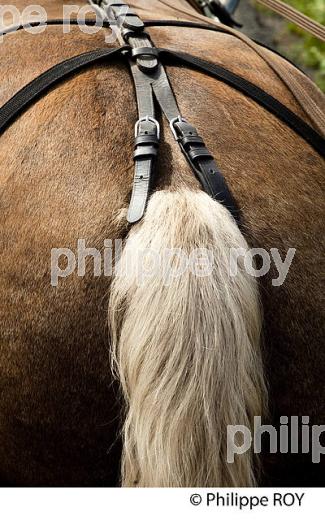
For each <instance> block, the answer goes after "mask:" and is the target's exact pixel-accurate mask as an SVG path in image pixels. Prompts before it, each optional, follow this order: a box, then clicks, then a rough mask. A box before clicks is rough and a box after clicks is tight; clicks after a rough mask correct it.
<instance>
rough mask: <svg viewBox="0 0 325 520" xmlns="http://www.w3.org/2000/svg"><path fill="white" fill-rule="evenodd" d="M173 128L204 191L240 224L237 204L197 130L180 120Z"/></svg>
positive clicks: (174, 123) (173, 123) (175, 122)
mask: <svg viewBox="0 0 325 520" xmlns="http://www.w3.org/2000/svg"><path fill="white" fill-rule="evenodd" d="M171 126H172V129H173V131H174V135H175V138H176V139H177V141H178V143H179V145H180V147H181V150H182V152H183V153H184V155H185V157H186V159H187V161H188V162H189V164H190V166H191V168H192V170H193V171H194V172H195V175H196V177H197V178H198V179H199V181H200V182H201V185H202V187H203V189H204V191H205V192H206V193H208V194H209V195H210V196H211V197H212V198H213V199H214V200H218V201H219V202H221V203H222V204H223V205H224V206H226V208H227V209H228V210H229V211H230V212H231V214H232V215H233V217H234V218H235V219H236V220H237V222H238V223H240V222H239V220H240V214H239V211H238V209H237V204H236V202H235V200H234V198H233V196H232V194H231V192H230V191H229V188H228V186H227V184H226V181H225V179H224V177H223V175H222V174H221V172H220V170H219V168H218V166H217V164H216V162H215V160H214V158H213V156H212V155H211V153H210V152H209V150H208V149H207V148H206V146H205V143H204V141H203V139H202V137H200V136H199V134H198V133H197V130H196V128H194V126H192V125H190V124H189V123H188V122H187V121H185V120H184V119H180V118H179V119H177V120H175V121H172V122H171Z"/></svg>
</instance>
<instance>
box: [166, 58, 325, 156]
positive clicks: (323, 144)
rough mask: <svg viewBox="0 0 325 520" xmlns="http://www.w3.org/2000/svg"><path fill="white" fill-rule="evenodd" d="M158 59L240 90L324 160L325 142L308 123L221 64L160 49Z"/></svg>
mask: <svg viewBox="0 0 325 520" xmlns="http://www.w3.org/2000/svg"><path fill="white" fill-rule="evenodd" d="M159 57H160V58H161V59H162V61H163V62H164V63H166V64H170V65H176V66H177V65H186V66H189V67H191V68H192V69H195V70H198V71H200V72H203V73H205V74H209V75H210V76H212V77H214V78H216V79H218V80H220V81H223V82H224V83H227V84H228V85H230V86H231V87H233V88H235V89H236V90H239V91H240V92H242V93H243V94H245V95H246V96H248V97H250V98H251V99H253V100H254V101H256V103H258V104H259V105H261V106H262V107H263V108H265V109H266V110H268V111H269V112H271V113H272V114H274V115H275V116H276V117H277V118H278V119H280V120H281V121H283V122H284V123H285V124H286V125H287V126H289V127H290V128H291V129H292V130H293V131H294V132H296V134H298V135H299V136H300V137H303V139H305V141H307V142H308V143H309V144H310V145H311V146H312V147H313V148H314V149H315V150H316V151H317V152H318V153H319V154H320V155H321V156H322V157H325V139H324V138H323V137H322V136H321V135H320V134H319V133H318V132H316V130H314V129H313V128H312V127H311V126H310V125H309V124H308V123H305V121H304V120H303V119H301V118H300V117H299V116H297V115H296V114H295V113H294V112H292V111H291V110H290V109H289V108H287V107H286V106H285V105H283V104H282V103H281V102H280V101H278V100H277V99H275V98H274V97H273V96H271V95H270V94H268V93H267V92H265V91H264V90H262V89H261V88H260V87H258V86H257V85H254V84H253V83H251V82H250V81H248V80H246V79H244V78H242V77H241V76H238V75H237V74H234V73H233V72H231V71H229V70H227V69H224V68H223V67H221V66H220V65H215V64H214V63H211V62H210V61H207V60H203V59H202V58H198V57H197V56H192V55H190V54H186V53H185V52H176V51H171V50H167V49H159Z"/></svg>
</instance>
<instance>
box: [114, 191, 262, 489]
mask: <svg viewBox="0 0 325 520" xmlns="http://www.w3.org/2000/svg"><path fill="white" fill-rule="evenodd" d="M243 247H244V248H247V244H246V241H245V239H244V238H243V236H242V234H241V232H240V231H239V229H238V227H237V225H236V224H235V222H234V220H233V219H232V217H231V215H230V214H229V212H228V211H227V210H226V209H225V208H224V207H223V206H222V205H221V204H219V203H218V202H216V201H214V200H212V199H211V198H210V197H209V196H208V195H206V194H205V193H203V192H194V191H190V190H186V189H182V190H179V191H177V192H170V191H158V192H156V193H155V194H154V195H153V196H152V197H151V199H150V201H149V204H148V208H147V212H146V215H145V217H144V219H143V220H142V221H141V222H140V223H139V224H138V225H136V226H134V227H133V228H132V230H131V232H130V234H129V237H128V239H127V240H126V244H125V248H124V250H123V253H122V257H121V259H120V262H119V264H118V265H117V273H116V275H115V279H114V281H113V285H112V290H111V298H110V309H109V320H110V326H111V332H112V348H113V359H114V368H115V370H116V372H117V374H118V377H119V380H120V382H121V386H122V389H123V394H124V397H125V402H126V416H125V424H124V430H123V460H122V485H124V486H173V487H174V486H190V487H192V486H251V485H254V484H255V476H254V461H253V456H252V453H251V451H248V452H247V453H245V454H243V455H238V456H237V457H235V461H234V463H227V453H226V451H227V426H228V425H238V424H240V425H243V426H246V427H248V428H250V429H252V424H253V419H254V416H257V415H262V413H263V407H264V402H265V395H266V392H265V385H264V380H263V368H262V361H261V353H260V329H261V312H260V303H259V297H258V288H257V284H256V280H255V279H254V278H252V277H251V276H250V275H248V274H247V273H246V272H245V270H244V269H243V268H239V272H238V274H237V276H236V277H231V276H230V275H229V251H230V248H243ZM172 248H177V249H179V250H181V251H183V252H185V253H186V254H187V255H190V254H191V252H192V251H193V249H198V248H204V249H205V250H208V251H210V252H212V253H213V272H212V274H210V275H208V276H198V275H197V274H195V273H193V270H190V269H187V270H186V271H185V272H184V273H183V274H182V275H181V276H179V277H177V278H174V279H173V280H172V281H170V280H169V282H168V281H167V283H166V278H165V273H164V270H163V269H158V270H156V273H155V274H154V275H153V276H148V277H143V276H142V277H141V279H140V278H139V273H140V272H142V271H143V270H144V269H148V265H146V262H149V264H150V261H152V255H151V254H149V255H147V256H145V257H144V256H143V254H142V252H143V251H150V252H151V253H154V255H153V256H154V258H157V255H158V256H159V255H162V254H163V253H164V252H165V251H166V250H170V249H172ZM140 253H141V254H140Z"/></svg>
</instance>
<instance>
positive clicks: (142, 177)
mask: <svg viewBox="0 0 325 520" xmlns="http://www.w3.org/2000/svg"><path fill="white" fill-rule="evenodd" d="M90 3H91V5H94V2H93V0H91V2H90ZM95 4H96V5H94V8H95V10H96V12H97V13H98V14H100V15H101V17H102V18H103V19H104V20H112V21H113V22H114V24H115V27H116V28H117V33H116V35H117V38H118V40H119V42H120V43H121V44H122V45H125V43H127V44H128V45H130V47H131V50H130V53H129V62H130V65H131V72H132V76H133V80H134V84H135V90H136V96H137V104H138V115H139V119H138V121H137V123H136V125H135V152H134V162H135V174H134V181H133V190H132V195H131V201H130V205H129V210H128V215H127V219H128V222H130V223H135V222H138V221H139V220H140V219H141V218H142V217H143V215H144V212H145V209H146V205H147V202H148V199H149V196H150V190H151V187H152V180H153V174H154V168H155V163H156V158H157V153H158V146H159V137H160V136H159V134H160V131H159V124H158V122H157V120H156V116H155V106H154V97H155V98H156V100H157V101H158V104H159V106H160V108H161V110H162V111H163V113H164V114H165V116H166V118H167V119H168V121H169V123H170V126H171V130H172V132H173V135H174V137H175V139H176V141H177V142H178V143H179V145H180V148H181V150H182V152H183V154H184V155H185V158H186V159H187V162H188V163H189V165H190V166H191V168H192V170H193V172H194V174H195V175H196V177H197V179H198V180H199V181H200V183H201V185H202V187H203V189H204V190H205V191H206V192H207V193H208V194H209V195H210V196H211V197H213V198H214V199H215V200H219V201H220V202H222V203H223V204H224V205H225V206H226V207H227V208H228V209H229V211H230V212H231V213H232V215H233V216H234V218H235V219H236V220H237V221H238V219H239V212H238V209H237V206H236V204H235V201H234V199H233V197H232V195H231V193H230V191H229V189H228V187H227V185H226V182H225V180H224V177H223V176H222V174H221V172H220V170H219V168H218V166H217V164H216V162H215V160H214V159H213V157H212V155H211V153H210V152H209V151H208V149H207V148H206V146H205V144H204V141H203V139H202V138H201V137H200V136H199V135H198V133H197V130H196V129H195V128H194V127H193V126H191V125H190V124H189V123H188V122H187V121H186V120H185V119H184V118H183V117H182V116H181V114H180V111H179V108H178V105H177V102H176V99H175V96H174V93H173V91H172V88H171V86H170V83H169V80H168V77H167V74H166V72H165V69H164V67H163V66H162V64H161V62H160V61H159V52H158V49H156V48H155V47H154V45H153V43H152V41H151V40H150V37H149V35H148V34H146V33H145V31H144V23H143V22H142V21H141V19H140V18H139V17H138V16H137V15H136V14H135V13H134V12H133V11H131V10H130V9H129V8H128V6H127V4H125V3H124V2H113V1H110V0H104V1H101V0H96V3H95Z"/></svg>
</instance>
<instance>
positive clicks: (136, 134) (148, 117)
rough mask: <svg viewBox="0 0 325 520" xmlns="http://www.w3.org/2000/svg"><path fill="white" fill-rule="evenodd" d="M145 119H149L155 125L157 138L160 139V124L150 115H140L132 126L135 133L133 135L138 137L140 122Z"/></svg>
mask: <svg viewBox="0 0 325 520" xmlns="http://www.w3.org/2000/svg"><path fill="white" fill-rule="evenodd" d="M145 121H150V122H151V123H153V124H154V125H155V126H156V130H157V138H158V139H160V124H159V123H158V121H157V120H156V119H155V118H154V117H150V116H145V117H141V118H140V119H138V121H137V122H136V123H135V127H134V135H135V137H138V133H139V125H140V123H143V122H145Z"/></svg>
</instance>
